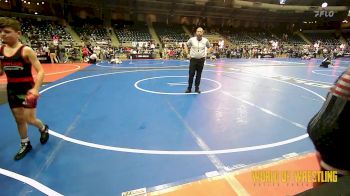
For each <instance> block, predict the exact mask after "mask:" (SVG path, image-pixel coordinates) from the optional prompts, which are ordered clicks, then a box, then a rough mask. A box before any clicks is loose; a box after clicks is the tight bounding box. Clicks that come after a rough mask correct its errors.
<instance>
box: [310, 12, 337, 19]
mask: <svg viewBox="0 0 350 196" xmlns="http://www.w3.org/2000/svg"><path fill="white" fill-rule="evenodd" d="M314 12H315V17H316V18H317V17H319V18H322V17H325V18H332V17H333V16H334V11H325V10H321V11H320V10H317V11H314Z"/></svg>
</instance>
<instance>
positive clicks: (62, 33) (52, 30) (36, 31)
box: [22, 19, 72, 42]
mask: <svg viewBox="0 0 350 196" xmlns="http://www.w3.org/2000/svg"><path fill="white" fill-rule="evenodd" d="M22 32H23V34H24V35H25V36H27V37H28V38H29V40H30V41H33V40H36V41H41V42H48V41H52V38H53V36H58V37H59V39H60V40H61V41H71V40H72V37H71V35H70V34H69V33H67V31H66V30H65V29H64V27H63V26H62V25H59V24H58V22H55V21H37V20H33V19H23V21H22Z"/></svg>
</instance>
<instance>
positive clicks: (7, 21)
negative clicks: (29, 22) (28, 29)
mask: <svg viewBox="0 0 350 196" xmlns="http://www.w3.org/2000/svg"><path fill="white" fill-rule="evenodd" d="M5 27H10V28H11V29H13V30H15V31H21V24H20V23H19V21H18V20H16V19H13V18H8V17H0V28H5Z"/></svg>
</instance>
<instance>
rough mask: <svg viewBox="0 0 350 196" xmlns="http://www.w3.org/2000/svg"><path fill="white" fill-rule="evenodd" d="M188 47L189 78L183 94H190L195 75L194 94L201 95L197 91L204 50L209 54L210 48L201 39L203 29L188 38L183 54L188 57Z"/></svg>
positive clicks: (208, 44) (204, 40) (204, 55)
mask: <svg viewBox="0 0 350 196" xmlns="http://www.w3.org/2000/svg"><path fill="white" fill-rule="evenodd" d="M188 47H190V55H189V56H190V68H189V78H188V87H187V90H186V92H185V93H190V92H191V91H192V84H193V78H194V75H196V81H195V87H196V88H195V92H196V93H201V91H200V90H199V85H200V82H201V76H202V71H203V67H204V61H205V57H206V51H205V50H206V48H208V50H207V52H208V53H210V52H211V50H212V48H211V47H210V43H209V41H208V39H207V38H204V37H203V28H201V27H198V28H197V30H196V36H195V37H192V38H190V39H189V40H188V41H187V45H186V44H185V47H184V49H185V54H186V55H188Z"/></svg>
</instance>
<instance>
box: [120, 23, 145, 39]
mask: <svg viewBox="0 0 350 196" xmlns="http://www.w3.org/2000/svg"><path fill="white" fill-rule="evenodd" d="M115 33H116V35H117V38H118V40H119V41H120V42H122V43H126V42H149V41H151V40H152V38H151V34H150V33H149V30H148V27H147V25H145V24H141V23H136V24H129V25H123V27H119V28H115Z"/></svg>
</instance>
